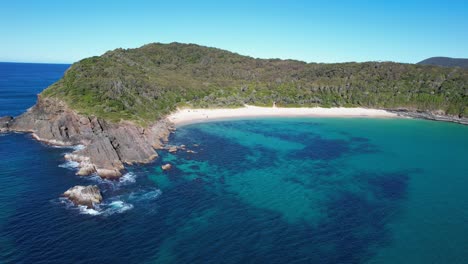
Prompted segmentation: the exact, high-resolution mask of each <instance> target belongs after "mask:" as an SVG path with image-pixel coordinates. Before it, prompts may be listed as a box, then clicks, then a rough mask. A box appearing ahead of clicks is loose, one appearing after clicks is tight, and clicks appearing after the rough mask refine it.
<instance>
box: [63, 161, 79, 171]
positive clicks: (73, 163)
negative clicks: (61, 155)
mask: <svg viewBox="0 0 468 264" xmlns="http://www.w3.org/2000/svg"><path fill="white" fill-rule="evenodd" d="M58 166H59V167H60V168H65V169H71V170H75V169H77V168H78V167H79V166H80V163H78V162H76V161H72V160H67V161H66V162H65V163H63V164H60V165H58Z"/></svg>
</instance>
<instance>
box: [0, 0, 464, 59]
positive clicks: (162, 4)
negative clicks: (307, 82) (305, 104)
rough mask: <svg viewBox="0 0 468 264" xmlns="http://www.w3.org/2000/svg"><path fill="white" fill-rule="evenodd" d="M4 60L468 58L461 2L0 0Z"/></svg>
mask: <svg viewBox="0 0 468 264" xmlns="http://www.w3.org/2000/svg"><path fill="white" fill-rule="evenodd" d="M0 36H2V38H1V41H0V61H21V62H64V63H70V62H75V61H78V60H80V59H82V58H85V57H89V56H94V55H100V54H102V53H104V52H105V51H107V50H110V49H115V48H119V47H123V48H135V47H139V46H141V45H143V44H146V43H150V42H163V43H168V42H173V41H177V42H185V43H197V44H200V45H206V46H212V47H218V48H222V49H227V50H230V51H234V52H237V53H240V54H243V55H249V56H253V57H260V58H291V59H299V60H304V61H307V62H344V61H375V60H391V61H398V62H409V63H414V62H418V61H420V60H422V59H425V58H427V57H431V56H450V57H468V4H467V3H464V1H449V0H446V1H430V0H427V1H402V0H394V1H379V0H374V1H333V0H332V1H311V0H309V1H300V0H298V1H294V0H290V1H286V0H285V1H254V0H251V1H242V0H237V1H221V0H218V1H174V0H173V1H140V0H132V1H117V0H114V1H95V0H93V1H88V0H80V1H73V2H72V1H63V0H60V1H51V0H42V1H32V0H30V1H25V0H15V1H2V2H1V3H0Z"/></svg>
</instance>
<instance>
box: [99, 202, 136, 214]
mask: <svg viewBox="0 0 468 264" xmlns="http://www.w3.org/2000/svg"><path fill="white" fill-rule="evenodd" d="M132 208H133V205H132V204H129V203H126V202H124V201H120V200H119V201H113V202H111V203H110V204H108V205H105V209H104V211H103V212H102V213H103V214H104V215H112V214H120V213H123V212H125V211H128V210H130V209H132Z"/></svg>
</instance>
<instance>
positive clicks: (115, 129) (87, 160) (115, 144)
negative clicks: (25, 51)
mask: <svg viewBox="0 0 468 264" xmlns="http://www.w3.org/2000/svg"><path fill="white" fill-rule="evenodd" d="M2 122H3V123H5V124H6V125H4V126H3V127H4V130H9V131H18V132H31V133H33V137H35V138H36V139H38V140H40V141H44V142H47V143H50V144H54V145H65V146H71V145H79V144H81V145H84V146H85V148H84V149H81V150H77V151H75V152H73V153H72V154H69V155H67V156H66V158H67V159H70V160H74V161H77V162H79V163H80V170H79V171H78V174H79V175H89V174H91V173H97V174H98V175H100V176H101V177H104V178H116V177H120V176H121V175H122V174H121V170H123V169H124V164H134V163H146V162H149V161H151V160H153V159H154V158H156V157H157V156H158V155H157V153H156V151H155V149H158V148H161V147H162V145H163V141H165V140H167V138H168V136H169V133H170V131H171V130H172V127H173V126H172V124H170V122H168V121H167V120H165V119H161V120H160V121H158V122H157V123H155V124H153V125H152V126H149V127H148V128H143V127H140V126H138V125H135V124H133V123H131V122H120V123H110V122H107V121H105V120H102V119H99V118H96V117H90V116H84V115H80V114H78V113H76V112H75V111H73V110H72V109H70V108H69V107H68V106H67V104H65V103H64V102H63V101H60V100H58V99H55V98H42V97H41V96H39V97H38V101H37V104H36V105H35V106H33V107H32V108H30V109H28V111H27V112H26V113H24V114H23V115H21V116H19V117H17V118H15V119H9V118H8V120H7V119H5V120H4V121H2Z"/></svg>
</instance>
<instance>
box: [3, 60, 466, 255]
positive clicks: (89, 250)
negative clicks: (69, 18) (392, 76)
mask: <svg viewBox="0 0 468 264" xmlns="http://www.w3.org/2000/svg"><path fill="white" fill-rule="evenodd" d="M66 68H67V66H66V65H48V64H10V63H9V64H4V63H0V75H1V76H0V77H1V78H0V79H1V80H0V101H1V102H2V103H1V104H0V115H5V114H9V115H18V114H20V113H21V112H23V111H24V110H25V109H27V108H28V107H30V106H31V105H33V104H34V102H35V95H36V94H37V93H38V92H40V91H41V90H42V89H44V88H45V87H46V86H48V85H49V84H51V83H52V82H53V81H55V80H57V79H59V78H60V76H61V75H62V74H63V72H64V71H65V70H66ZM171 142H173V143H174V144H185V145H187V146H188V148H190V149H192V150H194V151H196V152H197V153H195V154H191V153H186V152H178V153H176V154H169V153H165V152H161V153H160V154H161V158H160V159H158V160H157V161H155V162H154V163H152V164H148V165H145V166H134V167H129V168H128V173H127V174H126V175H125V177H124V178H123V179H122V180H121V181H119V182H110V181H103V180H100V179H99V178H98V177H95V176H94V177H78V176H76V175H75V174H74V173H75V171H74V169H73V163H67V162H65V161H64V159H63V154H64V153H67V152H71V151H73V150H72V149H67V148H54V147H50V146H47V145H44V144H41V143H39V142H37V141H35V140H33V139H32V138H31V137H30V136H29V135H27V134H8V135H0V183H1V184H0V263H91V262H95V263H468V262H467V259H468V224H467V223H468V192H466V186H468V173H467V171H468V127H467V126H462V125H456V124H450V123H440V122H430V121H423V120H407V119H359V118H356V119H352V118H346V119H339V118H314V119H298V118H294V119H283V118H267V119H261V120H231V121H219V122H213V123H204V124H194V125H188V126H184V127H180V128H178V130H177V132H176V133H175V134H174V135H173V136H172V138H171ZM167 162H169V163H171V164H173V165H174V169H173V170H171V171H168V172H162V170H161V169H160V165H161V164H163V163H167ZM77 184H98V185H99V186H100V188H101V189H102V191H103V195H104V203H103V205H102V206H101V207H100V208H99V209H98V210H97V211H92V210H85V209H82V208H77V207H75V206H72V205H71V204H70V203H69V202H67V201H66V200H64V199H62V198H60V195H61V193H63V192H64V191H65V190H67V189H68V188H70V187H72V186H74V185H77Z"/></svg>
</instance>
